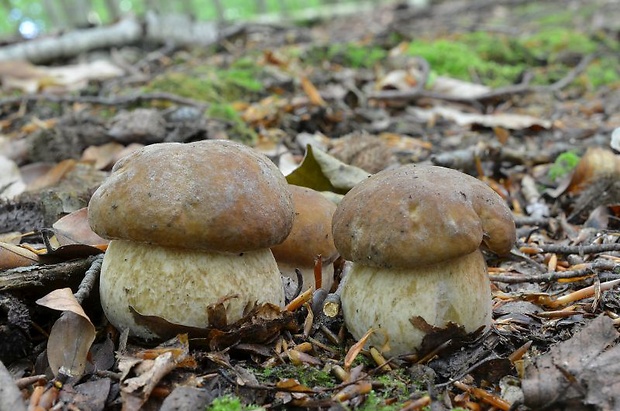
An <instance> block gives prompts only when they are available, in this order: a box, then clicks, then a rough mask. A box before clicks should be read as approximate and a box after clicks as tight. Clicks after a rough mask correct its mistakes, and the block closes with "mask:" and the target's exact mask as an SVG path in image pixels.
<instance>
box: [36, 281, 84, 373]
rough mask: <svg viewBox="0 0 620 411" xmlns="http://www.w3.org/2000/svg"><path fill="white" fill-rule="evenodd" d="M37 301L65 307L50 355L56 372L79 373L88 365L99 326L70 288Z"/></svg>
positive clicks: (55, 307) (49, 347)
mask: <svg viewBox="0 0 620 411" xmlns="http://www.w3.org/2000/svg"><path fill="white" fill-rule="evenodd" d="M36 302H37V304H39V305H41V306H43V307H47V308H51V309H52V310H58V311H63V313H62V315H61V316H60V318H59V319H58V320H56V322H55V323H54V325H53V326H52V330H51V332H50V337H49V339H48V341H47V359H48V362H49V364H50V368H51V369H52V373H54V375H55V376H58V375H59V374H64V375H68V376H71V377H79V376H81V375H82V374H83V373H84V369H85V368H86V363H87V356H88V351H89V350H90V347H91V345H92V343H93V341H95V335H96V332H95V326H94V325H93V323H92V322H91V321H90V318H88V316H87V315H86V313H85V312H84V309H83V308H82V306H81V305H80V303H79V302H78V301H77V300H76V299H75V296H74V295H73V292H72V291H71V289H70V288H61V289H58V290H54V291H52V292H51V293H49V294H47V295H45V296H43V297H41V298H40V299H38V300H37V301H36Z"/></svg>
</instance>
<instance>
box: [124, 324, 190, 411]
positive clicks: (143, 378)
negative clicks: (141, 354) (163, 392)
mask: <svg viewBox="0 0 620 411" xmlns="http://www.w3.org/2000/svg"><path fill="white" fill-rule="evenodd" d="M156 350H157V351H158V352H159V355H157V357H156V358H155V359H154V360H147V361H150V366H148V367H142V368H139V367H137V364H138V363H136V362H133V361H131V363H132V366H131V369H132V370H134V371H136V372H139V375H136V376H135V377H131V378H123V381H122V382H121V397H122V398H123V409H124V410H126V411H130V410H138V409H140V408H141V407H142V405H143V404H144V403H145V402H146V401H147V400H148V399H149V397H150V395H151V392H152V391H153V389H154V388H155V387H156V386H157V384H158V383H159V381H161V379H162V378H163V377H165V376H166V375H167V374H168V373H170V371H172V370H174V369H175V368H177V366H179V365H180V364H182V363H183V361H185V360H186V359H187V357H188V355H189V342H188V338H187V334H181V335H178V336H177V337H175V338H173V339H172V340H170V341H167V342H165V343H163V344H161V345H160V346H158V347H157V349H156ZM122 361H123V359H121V362H122ZM119 368H121V366H120V365H119ZM138 370H139V371H138ZM125 376H127V373H125Z"/></svg>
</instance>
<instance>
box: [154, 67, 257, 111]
mask: <svg viewBox="0 0 620 411" xmlns="http://www.w3.org/2000/svg"><path fill="white" fill-rule="evenodd" d="M259 75H260V70H259V68H258V67H257V66H256V64H253V65H252V66H251V67H250V66H249V65H248V63H247V62H244V61H241V62H238V63H236V64H233V65H231V66H230V67H227V68H213V67H204V66H203V67H197V68H194V69H191V70H188V71H184V72H167V73H165V74H162V75H160V76H158V77H156V78H155V79H154V80H153V81H151V83H150V84H148V85H147V86H146V87H145V91H146V92H157V91H160V92H167V93H174V94H177V95H180V96H183V97H189V98H193V99H195V100H201V101H206V102H209V103H212V102H217V103H229V102H232V101H235V100H240V99H244V100H247V97H248V95H250V96H251V95H252V94H256V93H258V92H260V91H262V90H263V85H262V83H261V82H260V81H259V80H258V77H259Z"/></svg>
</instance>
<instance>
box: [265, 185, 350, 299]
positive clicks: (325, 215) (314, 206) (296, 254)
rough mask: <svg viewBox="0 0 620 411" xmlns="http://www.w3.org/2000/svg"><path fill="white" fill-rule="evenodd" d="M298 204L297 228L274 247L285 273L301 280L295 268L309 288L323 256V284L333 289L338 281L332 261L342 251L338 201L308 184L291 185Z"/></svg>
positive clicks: (312, 283)
mask: <svg viewBox="0 0 620 411" xmlns="http://www.w3.org/2000/svg"><path fill="white" fill-rule="evenodd" d="M289 190H290V191H291V194H292V196H293V206H294V207H295V221H294V222H293V229H292V230H291V233H290V234H289V236H288V237H287V238H286V240H284V242H283V243H281V244H278V245H276V246H274V247H271V251H272V252H273V255H274V257H275V258H276V261H277V263H278V267H279V268H280V272H281V273H282V275H284V276H286V277H289V278H291V279H292V280H293V281H294V282H295V283H296V282H297V275H296V273H295V269H299V271H300V272H301V274H302V280H303V287H302V291H305V290H307V289H309V288H310V287H312V286H313V285H315V284H314V283H315V281H314V265H315V260H316V258H317V256H319V255H320V256H321V266H322V273H321V274H322V275H321V285H320V286H317V288H323V289H324V290H327V291H329V290H330V289H331V286H332V284H333V283H334V270H333V265H332V263H333V262H334V260H335V259H336V258H337V257H338V251H337V250H336V247H335V246H334V240H333V238H332V217H333V215H334V211H335V210H336V204H334V203H333V202H331V201H330V200H328V199H327V198H325V197H324V196H323V195H322V194H321V193H319V192H318V191H315V190H312V189H310V188H306V187H300V186H295V185H289Z"/></svg>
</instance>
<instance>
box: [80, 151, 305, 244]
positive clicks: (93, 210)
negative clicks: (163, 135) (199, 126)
mask: <svg viewBox="0 0 620 411" xmlns="http://www.w3.org/2000/svg"><path fill="white" fill-rule="evenodd" d="M293 216H294V210H293V204H292V200H291V194H290V192H289V191H288V189H287V183H286V179H285V178H284V176H283V175H282V173H281V172H280V171H279V170H278V168H277V167H276V166H275V165H274V164H273V163H272V162H271V161H270V160H269V159H268V158H267V157H265V156H264V155H262V154H260V153H258V152H256V151H254V150H253V149H251V148H250V147H247V146H244V145H242V144H239V143H235V142H232V141H227V140H205V141H199V142H195V143H188V144H181V143H161V144H152V145H149V146H146V147H144V148H142V149H139V150H137V151H135V152H133V153H131V154H129V155H128V156H126V157H124V158H122V159H121V160H119V161H118V162H117V163H116V164H115V165H114V167H113V168H112V174H111V175H110V177H109V178H108V179H107V180H106V181H104V183H103V184H102V185H101V186H100V187H99V188H98V189H97V191H96V192H95V193H94V194H93V196H92V198H91V200H90V203H89V212H88V218H89V223H90V226H91V228H92V229H93V231H94V232H96V233H97V234H99V235H100V236H101V237H104V238H108V239H124V240H131V241H137V242H145V243H152V244H158V245H162V246H168V247H181V248H194V249H203V250H209V251H219V252H241V251H251V250H257V249H261V248H269V247H271V246H273V245H276V244H279V243H280V242H282V241H283V240H284V239H285V238H286V236H287V235H288V233H289V232H290V230H291V227H292V224H293Z"/></svg>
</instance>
